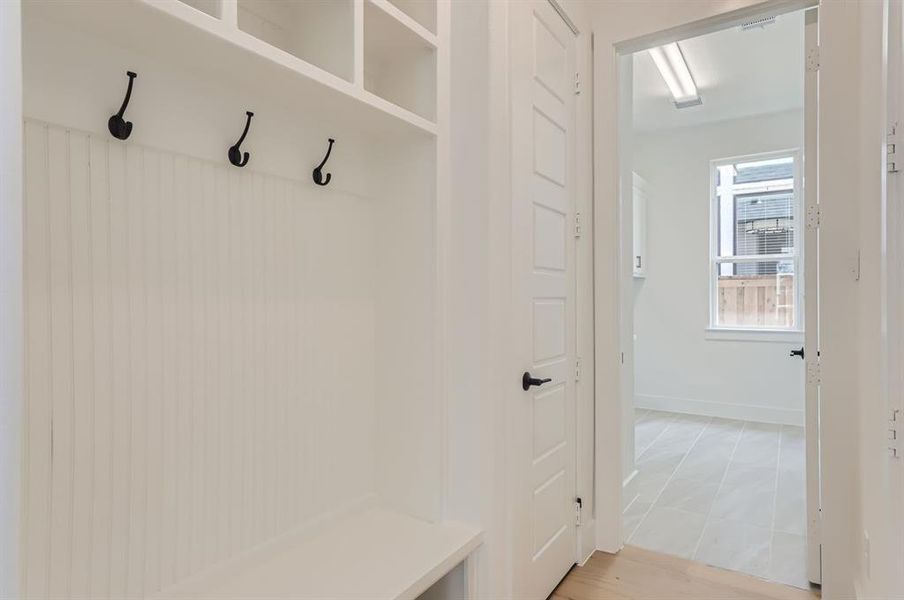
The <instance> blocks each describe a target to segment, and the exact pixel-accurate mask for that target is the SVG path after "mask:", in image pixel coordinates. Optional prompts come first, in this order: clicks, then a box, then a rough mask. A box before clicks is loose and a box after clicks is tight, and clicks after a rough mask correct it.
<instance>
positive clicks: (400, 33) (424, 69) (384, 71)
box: [364, 0, 436, 121]
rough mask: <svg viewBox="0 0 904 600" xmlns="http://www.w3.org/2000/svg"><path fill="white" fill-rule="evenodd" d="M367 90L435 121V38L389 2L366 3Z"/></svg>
mask: <svg viewBox="0 0 904 600" xmlns="http://www.w3.org/2000/svg"><path fill="white" fill-rule="evenodd" d="M364 89H365V90H367V91H368V92H371V93H372V94H374V95H376V96H379V97H380V98H383V99H385V100H387V101H389V102H391V103H392V104H395V105H396V106H399V107H401V108H403V109H406V110H409V111H411V112H413V113H415V114H417V115H420V116H421V117H423V118H425V119H427V120H429V121H433V120H434V119H435V115H436V38H435V36H434V35H433V34H431V33H430V32H428V31H427V30H426V29H424V28H423V27H421V26H420V25H418V24H417V23H415V22H414V21H412V20H411V19H410V18H409V17H408V16H406V15H405V14H403V13H402V12H401V11H400V10H399V9H398V8H397V7H396V6H395V5H393V4H391V3H389V2H388V1H386V0H365V2H364Z"/></svg>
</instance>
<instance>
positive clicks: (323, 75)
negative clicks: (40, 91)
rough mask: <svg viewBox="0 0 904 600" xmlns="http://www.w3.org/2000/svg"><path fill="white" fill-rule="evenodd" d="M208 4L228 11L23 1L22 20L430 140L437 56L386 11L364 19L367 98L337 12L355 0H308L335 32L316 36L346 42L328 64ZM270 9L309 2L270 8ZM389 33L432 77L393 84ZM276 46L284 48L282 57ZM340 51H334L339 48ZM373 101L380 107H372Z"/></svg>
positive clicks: (201, 0) (296, 27) (366, 126)
mask: <svg viewBox="0 0 904 600" xmlns="http://www.w3.org/2000/svg"><path fill="white" fill-rule="evenodd" d="M214 4H216V5H218V6H225V5H221V4H220V2H219V0H189V1H188V2H187V1H184V0H116V1H115V2H51V1H46V0H30V1H28V2H25V3H24V6H25V8H24V11H23V12H24V14H25V17H26V18H40V19H47V20H52V21H56V22H61V23H65V24H66V25H67V26H68V27H72V28H75V29H78V30H81V31H83V32H85V33H87V34H89V35H92V36H98V37H99V38H101V39H106V40H109V41H111V42H113V43H116V44H120V45H122V46H123V47H128V48H131V49H134V50H137V51H139V52H141V53H143V54H145V55H147V56H150V57H152V58H154V59H155V60H159V61H166V62H171V63H172V64H177V65H180V66H181V67H185V68H188V69H192V70H196V71H198V72H202V73H204V76H205V77H207V78H210V79H212V80H214V81H217V82H220V83H223V84H226V85H229V86H232V87H236V88H238V89H242V90H245V91H247V92H250V93H252V94H254V93H257V94H266V96H267V97H268V98H271V99H278V100H280V101H282V102H284V103H286V104H287V105H290V106H293V107H303V108H302V109H303V110H304V111H306V112H309V113H312V114H322V115H323V119H325V120H328V119H334V120H336V121H337V122H341V123H343V124H344V125H347V126H349V127H354V128H356V129H358V130H360V131H365V132H372V133H378V134H399V133H402V134H404V133H406V132H408V133H415V134H418V135H428V136H435V135H436V125H435V123H434V115H435V94H436V92H435V87H436V86H435V68H434V67H433V66H432V64H433V63H435V60H434V59H433V55H434V49H433V48H431V47H430V45H429V44H427V43H426V42H425V41H424V40H423V39H422V38H421V37H420V36H419V35H417V34H415V33H414V32H412V31H411V29H409V28H407V27H405V26H404V25H402V24H401V23H400V22H399V21H398V20H396V19H393V18H392V17H390V16H389V15H388V14H387V13H386V12H385V11H383V10H380V9H377V8H374V7H373V6H371V7H370V12H368V14H370V15H371V19H372V21H371V50H372V51H373V55H372V57H371V62H370V65H371V66H372V67H373V69H374V70H373V74H374V76H375V78H374V81H375V82H376V83H375V85H374V86H373V88H372V89H370V90H369V91H370V92H372V93H368V92H367V91H365V89H364V86H362V85H361V83H360V82H357V83H353V82H352V81H349V79H350V75H351V71H352V70H353V62H354V60H353V56H354V47H355V42H354V18H353V15H352V14H350V13H349V14H347V15H346V14H345V13H344V11H346V10H349V11H351V10H353V0H323V1H322V2H321V0H315V1H313V2H310V4H311V5H312V7H311V8H309V9H306V10H314V9H315V8H316V7H321V8H323V6H325V5H335V6H331V7H330V8H327V9H325V11H324V15H323V16H322V19H323V22H324V23H332V24H333V26H332V27H328V26H326V25H324V28H323V30H322V31H320V32H318V35H323V36H328V35H330V32H334V33H336V35H339V36H346V37H345V38H344V39H343V41H341V42H339V41H338V40H337V41H336V43H335V45H334V47H333V50H334V53H333V55H331V56H327V52H326V51H325V50H324V51H323V52H321V51H320V50H319V49H314V44H313V43H309V42H300V41H298V40H294V41H291V40H287V39H286V38H281V39H280V38H278V36H276V35H275V34H274V33H273V32H272V31H270V32H264V31H262V30H256V31H254V33H252V32H250V31H243V30H242V29H240V28H239V27H237V23H235V22H229V20H228V19H219V18H211V17H212V16H214V15H213V14H211V13H210V12H208V11H207V10H204V8H205V7H206V8H211V5H214ZM263 4H271V2H269V1H267V0H264V1H262V0H242V1H241V2H240V4H239V8H243V7H244V9H249V8H252V7H253V8H260V6H261V5H263ZM272 4H306V3H287V2H280V1H279V0H276V1H274V2H272ZM314 5H315V6H314ZM321 5H323V6H321ZM235 8H236V7H235V6H234V5H233V9H235ZM269 8H273V7H269ZM373 11H378V13H376V14H379V16H380V18H378V19H374V18H373V16H374V14H375V13H374V12H373ZM214 12H215V11H214ZM240 12H245V13H246V16H245V17H241V16H239V19H240V20H243V21H244V24H245V27H247V28H249V29H252V30H254V26H253V25H251V26H249V20H248V19H249V17H248V14H247V13H248V12H249V11H248V10H243V11H240ZM340 17H343V19H344V20H343V19H340ZM233 21H235V19H233ZM239 24H240V23H239ZM283 26H284V27H285V28H287V29H288V28H292V29H293V31H294V33H293V34H292V35H293V36H294V37H304V35H314V34H313V33H311V31H312V29H311V28H312V25H310V24H302V23H301V22H299V21H298V20H295V21H293V22H292V23H283ZM302 28H304V31H306V32H307V33H304V32H303V31H302ZM393 31H394V32H395V33H396V34H404V38H405V40H406V42H405V43H406V44H411V43H412V42H411V40H418V41H417V44H416V46H417V47H419V48H420V50H421V52H422V54H423V52H424V49H425V48H427V49H429V52H427V54H429V55H430V59H429V61H430V62H431V69H430V72H429V73H427V72H426V69H423V72H422V70H421V69H419V70H417V71H416V72H415V73H414V74H413V75H414V77H411V76H410V75H409V74H407V73H405V74H404V77H401V75H402V74H400V75H399V77H393V76H392V75H391V74H390V73H387V72H386V69H387V68H392V66H393V65H394V66H397V67H399V68H407V66H410V65H406V64H405V61H400V62H394V61H387V58H389V57H388V56H387V55H391V54H392V52H391V49H392V47H393V44H392V43H391V40H387V39H386V37H385V36H386V35H391V34H392V32H393ZM258 36H263V37H264V38H266V39H262V38H261V37H258ZM277 43H278V44H280V45H282V46H285V47H284V48H281V47H280V46H279V45H277ZM340 44H341V45H342V47H341V49H340V48H338V47H339V46H340ZM286 48H289V50H286ZM302 56H303V57H304V58H301V57H302ZM365 60H366V59H365ZM413 79H416V80H417V81H420V82H423V83H424V85H429V86H430V89H424V90H415V89H413V88H410V87H407V86H406V85H404V83H403V82H404V81H411V80H413ZM374 94H375V95H376V96H379V97H380V98H375V97H374ZM381 98H382V99H385V101H384V100H381Z"/></svg>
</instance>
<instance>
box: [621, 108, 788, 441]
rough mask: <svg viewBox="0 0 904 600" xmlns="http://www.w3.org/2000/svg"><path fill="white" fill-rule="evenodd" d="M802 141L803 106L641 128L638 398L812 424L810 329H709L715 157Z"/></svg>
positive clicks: (666, 406)
mask: <svg viewBox="0 0 904 600" xmlns="http://www.w3.org/2000/svg"><path fill="white" fill-rule="evenodd" d="M802 141H803V113H802V112H801V111H791V112H783V113H778V114H771V115H762V116H757V117H750V118H745V119H736V120H731V121H723V122H719V123H711V124H706V125H698V126H695V127H684V128H677V129H669V130H661V131H654V132H644V133H641V134H639V135H637V136H635V139H634V170H635V171H636V172H637V173H638V174H639V175H640V176H641V177H643V178H644V179H646V181H647V183H648V184H649V198H648V203H647V223H646V226H647V277H646V278H645V279H635V280H634V291H635V299H636V300H635V307H634V330H635V335H636V339H635V345H634V368H635V379H634V385H635V399H636V404H637V406H639V407H643V408H656V409H660V410H671V411H675V412H689V413H692V414H703V415H708V416H718V417H727V418H735V419H746V420H753V421H762V422H770V423H785V424H793V425H803V386H804V362H803V361H802V360H800V359H797V358H790V357H789V352H790V351H791V350H792V349H793V348H800V347H801V345H802V343H803V337H802V336H796V338H795V339H791V340H788V341H784V342H762V341H734V340H732V341H729V340H721V339H720V340H714V339H707V336H706V331H705V329H706V327H708V325H709V292H710V287H709V277H710V270H709V241H710V231H709V229H710V190H709V186H710V161H711V160H714V159H721V158H728V157H732V156H741V155H747V154H756V153H760V152H770V151H773V150H785V149H792V148H801V146H802ZM801 229H802V228H799V229H798V231H801Z"/></svg>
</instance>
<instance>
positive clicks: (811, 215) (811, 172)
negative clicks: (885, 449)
mask: <svg viewBox="0 0 904 600" xmlns="http://www.w3.org/2000/svg"><path fill="white" fill-rule="evenodd" d="M817 10H818V9H816V8H812V9H810V10H808V11H807V12H806V17H805V23H806V24H805V26H804V39H805V43H804V49H805V50H804V51H805V52H806V53H807V57H806V65H807V67H806V69H807V71H806V75H805V81H804V185H803V192H804V206H805V207H806V232H805V234H804V256H803V258H804V361H805V364H806V369H807V376H806V384H805V392H804V394H805V400H804V402H805V404H804V406H805V413H806V414H805V420H806V423H805V425H806V443H807V577H808V578H809V580H810V581H812V582H813V583H820V582H821V581H822V543H821V538H820V512H821V509H820V507H821V505H822V485H821V480H822V477H821V466H820V459H819V457H820V449H819V379H820V374H819V190H818V188H817V173H818V171H817V164H818V155H817V151H818V139H817V123H818V117H819V113H818V110H819V107H818V104H817V100H816V99H817V85H818V81H819V80H818V77H819V58H818V57H819V54H818V47H817V44H818V39H819V38H818V29H817V27H818V24H817V18H818V13H817Z"/></svg>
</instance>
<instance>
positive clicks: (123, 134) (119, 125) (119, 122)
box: [107, 71, 138, 140]
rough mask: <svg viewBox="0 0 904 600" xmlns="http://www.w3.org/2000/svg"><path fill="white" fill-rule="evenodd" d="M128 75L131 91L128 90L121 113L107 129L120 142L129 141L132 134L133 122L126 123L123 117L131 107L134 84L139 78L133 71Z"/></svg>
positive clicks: (111, 121) (120, 108) (128, 72)
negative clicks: (130, 101)
mask: <svg viewBox="0 0 904 600" xmlns="http://www.w3.org/2000/svg"><path fill="white" fill-rule="evenodd" d="M126 75H128V76H129V89H127V90H126V97H125V98H124V99H123V101H122V106H120V107H119V112H118V113H116V114H115V115H113V116H112V117H110V120H109V121H107V128H108V129H109V130H110V133H111V134H112V135H113V137H115V138H116V139H119V140H125V139H128V138H129V136H130V135H131V134H132V122H131V121H126V120H125V119H124V118H123V115H124V114H126V108H127V107H128V106H129V98H131V97H132V82H134V81H135V78H136V77H138V75H136V74H135V73H133V72H132V71H126Z"/></svg>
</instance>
